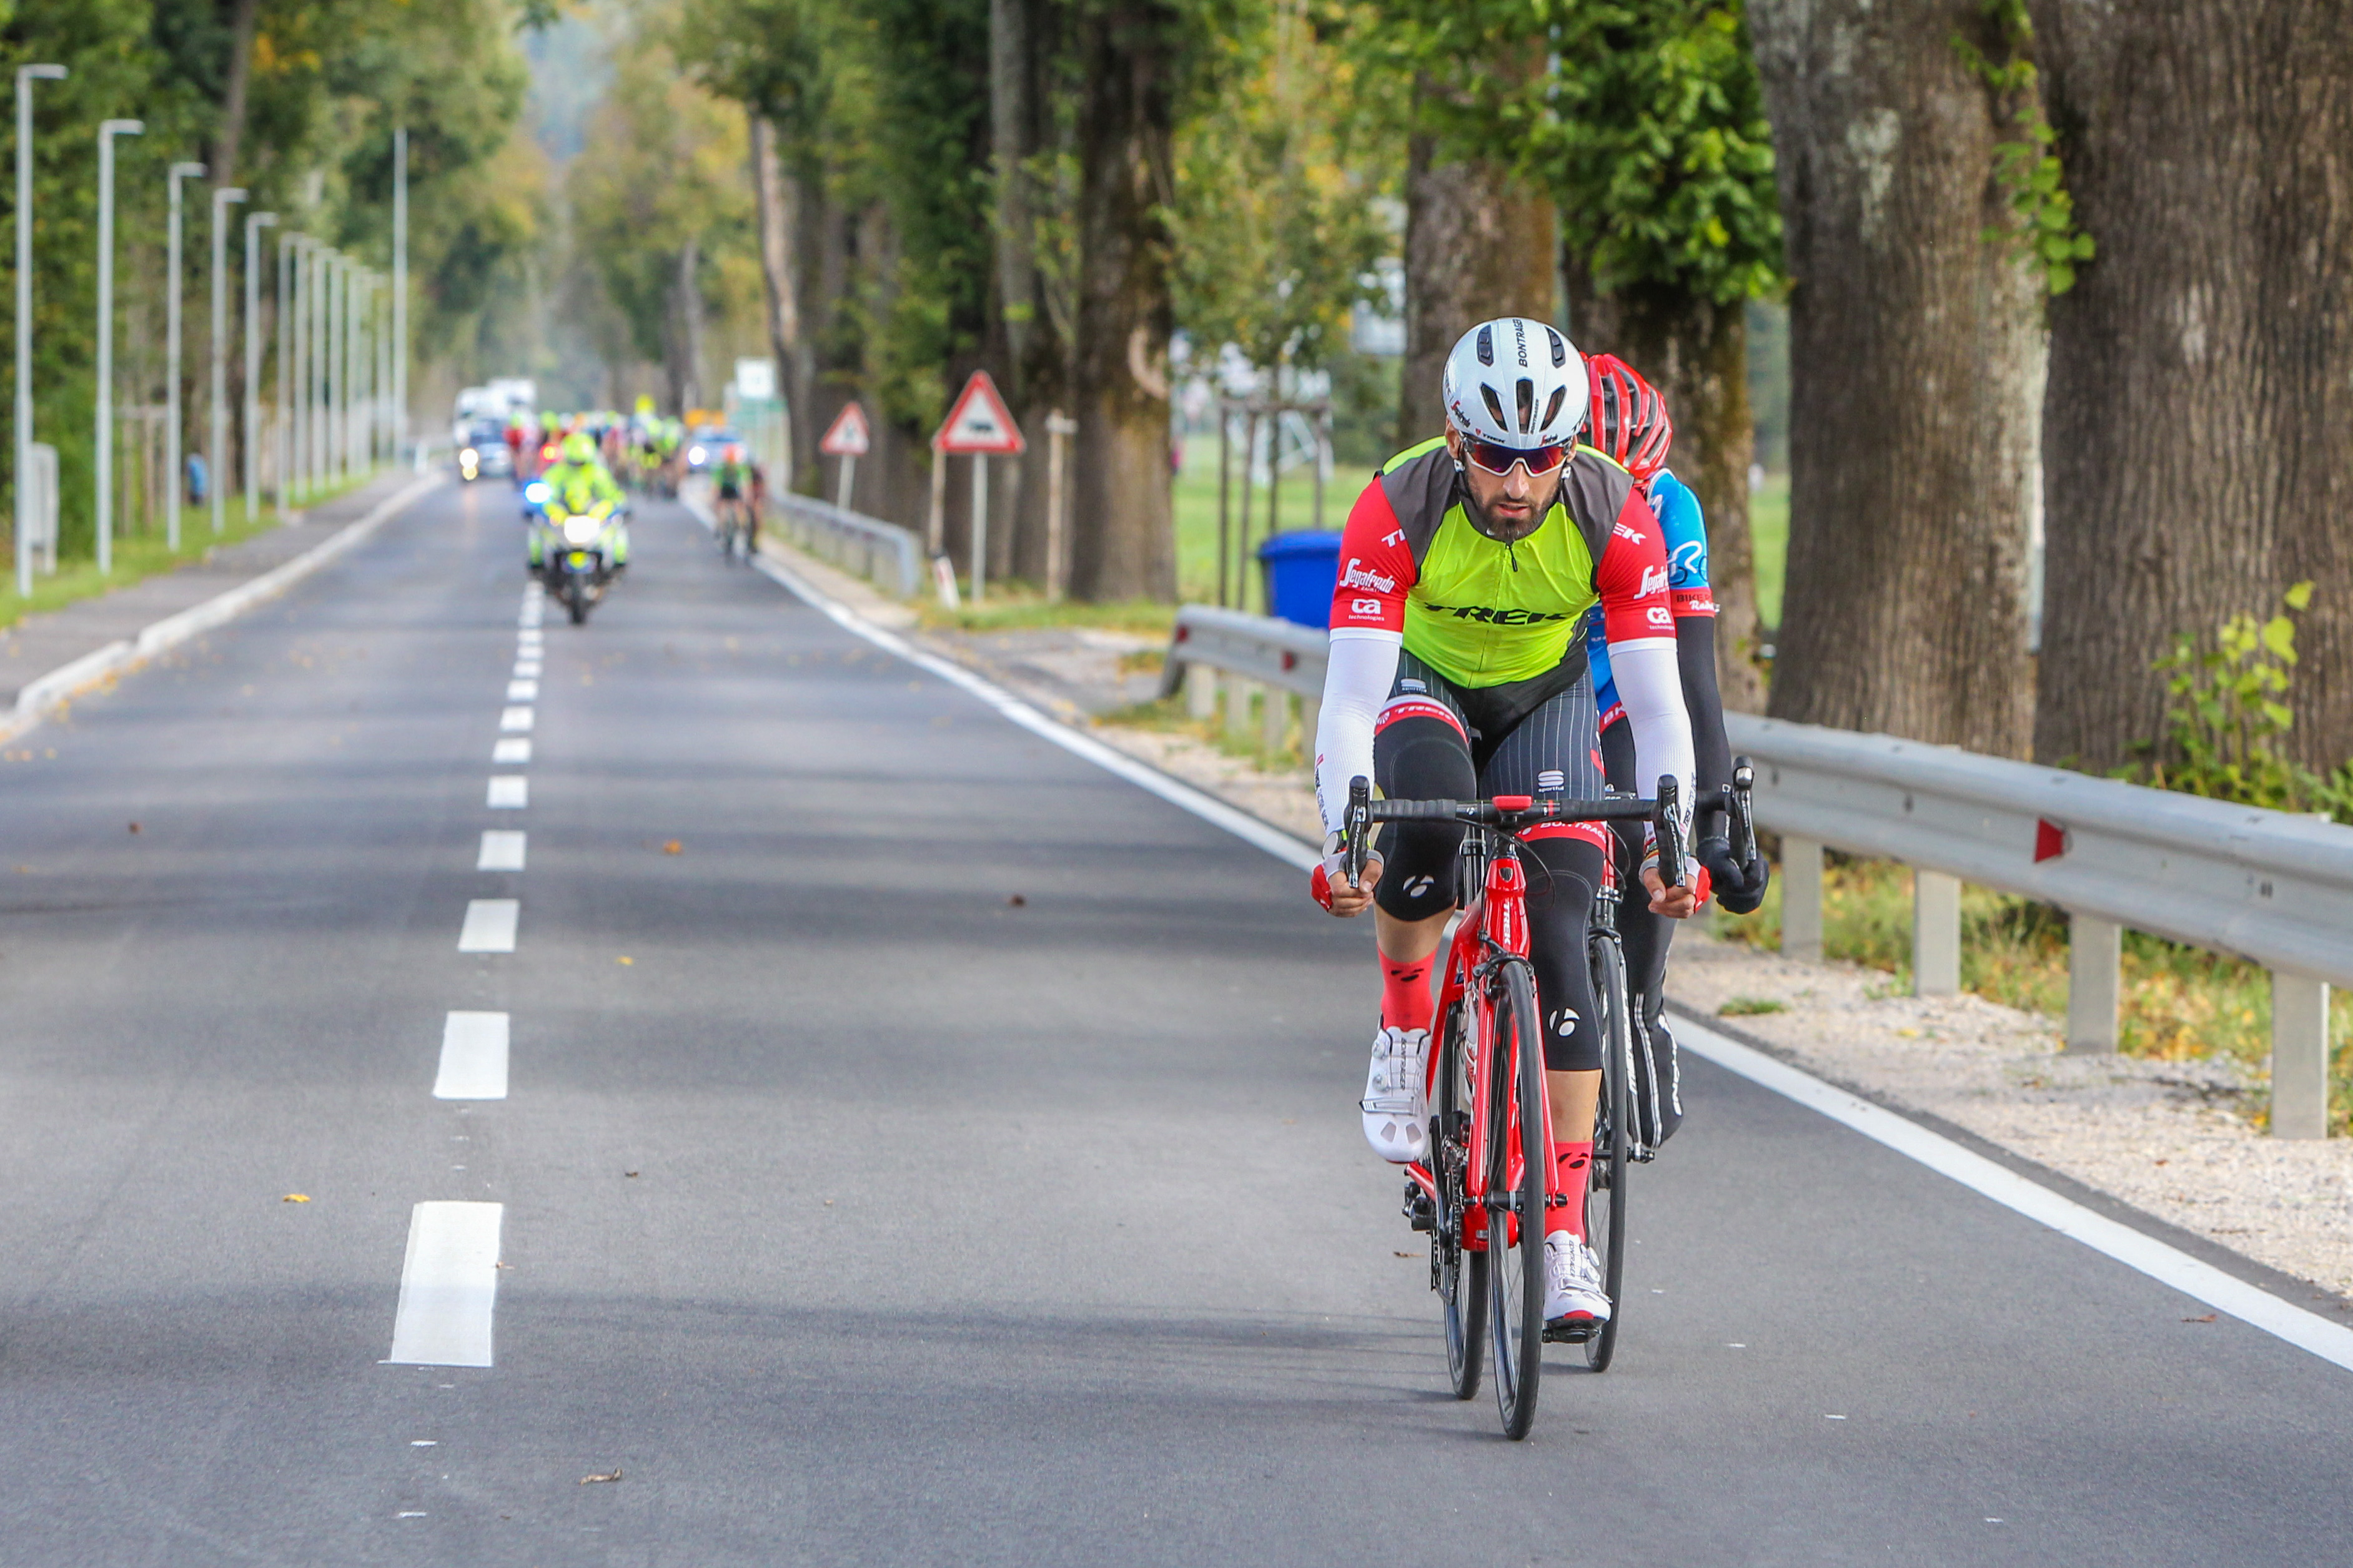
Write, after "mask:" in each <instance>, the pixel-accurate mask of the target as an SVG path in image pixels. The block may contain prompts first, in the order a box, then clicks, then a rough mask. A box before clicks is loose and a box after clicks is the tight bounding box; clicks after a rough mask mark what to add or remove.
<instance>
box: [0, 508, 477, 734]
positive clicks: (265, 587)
mask: <svg viewBox="0 0 2353 1568" xmlns="http://www.w3.org/2000/svg"><path fill="white" fill-rule="evenodd" d="M443 482H444V480H443V479H442V477H441V476H440V475H438V474H436V475H433V476H432V477H430V478H427V479H419V480H417V482H416V483H415V484H412V485H408V486H406V487H404V488H403V489H401V490H400V491H399V492H398V493H396V494H395V495H393V496H391V497H389V498H387V499H386V500H383V501H380V502H378V503H377V504H376V506H375V508H374V509H373V510H370V511H369V512H368V514H367V515H366V516H365V517H363V518H361V519H360V520H359V521H357V522H354V523H352V524H350V525H349V526H348V527H345V528H343V529H342V530H341V531H337V532H335V533H332V534H329V535H328V536H327V537H326V538H325V539H322V540H321V541H320V542H318V543H316V544H314V545H312V546H311V548H310V549H308V550H306V551H304V552H302V553H301V554H300V555H297V556H295V557H294V558H293V559H292V560H290V561H284V562H280V563H279V564H278V565H276V566H273V567H271V568H270V569H269V571H267V572H264V573H262V574H260V575H259V576H258V577H255V578H253V579H251V580H250V581H248V582H245V583H240V584H237V586H236V587H234V588H230V589H227V590H226V591H224V592H222V593H218V594H216V595H213V596H212V597H211V598H209V599H206V601H205V602H204V603H203V604H201V605H190V606H189V607H188V608H186V609H185V610H182V611H181V612H180V613H179V614H177V615H174V616H164V618H163V619H162V620H160V621H156V622H154V623H153V625H151V626H146V627H145V628H143V629H142V631H141V632H140V633H139V635H138V637H135V638H125V639H123V640H121V641H119V642H111V643H109V644H107V645H106V646H105V647H102V648H100V649H98V650H96V651H95V652H92V653H86V654H84V655H82V656H81V657H80V658H77V659H75V660H74V661H73V662H72V663H70V664H64V665H60V666H58V668H55V669H53V670H50V671H49V672H48V673H47V674H46V675H40V676H36V677H35V678H34V679H31V680H28V681H26V683H25V684H24V685H23V686H22V687H21V688H19V689H18V690H17V692H16V709H15V710H14V711H13V712H12V713H8V714H0V741H5V740H14V739H15V738H16V737H17V736H19V735H22V734H24V733H25V732H26V731H28V730H30V729H32V728H33V727H34V726H35V725H37V724H38V723H39V722H40V721H42V720H43V719H45V718H47V716H48V715H49V714H50V713H51V712H52V711H53V710H56V708H57V707H58V704H60V703H62V702H66V701H69V700H71V699H73V698H75V697H77V696H79V695H80V694H81V693H82V692H83V691H85V690H88V689H90V687H92V686H95V685H97V684H98V683H99V682H100V681H101V680H103V679H106V678H107V677H108V676H110V675H112V674H114V673H115V672H117V671H118V670H121V669H124V668H128V667H130V666H132V665H133V664H136V663H138V662H139V661H140V660H142V659H147V658H153V657H154V656H155V655H157V654H159V653H162V652H163V651H164V649H165V648H168V647H177V646H178V645H179V644H181V643H184V642H186V641H187V640H188V639H189V638H190V637H195V636H196V635H198V634H199V633H202V632H208V631H210V630H212V629H213V628H214V627H215V626H222V625H224V624H226V623H227V622H229V621H233V620H235V619H236V618H237V616H241V615H243V614H245V612H246V611H248V610H249V609H251V608H252V607H253V606H254V605H258V604H259V603H260V602H261V601H262V600H264V599H267V598H269V596H270V595H273V594H280V593H283V592H285V591H286V590H287V589H288V588H290V587H292V586H293V585H294V584H296V583H299V582H301V580H302V579H303V578H305V577H307V576H309V575H310V574H311V573H313V572H316V571H317V570H318V569H319V568H320V567H322V566H324V565H325V564H326V563H328V562H330V561H332V560H333V559H334V558H335V557H336V556H338V555H341V554H342V553H343V552H345V551H347V550H349V549H351V547H352V546H353V545H354V544H357V543H358V542H360V541H361V540H363V539H365V538H366V537H367V536H368V535H369V534H371V533H373V532H375V531H376V530H377V529H378V528H380V527H382V526H383V524H384V523H385V520H386V519H388V518H390V517H391V516H392V515H393V514H394V513H396V512H397V511H399V510H401V509H402V508H404V507H406V506H407V505H408V503H409V502H411V501H413V500H417V498H418V497H419V496H421V495H423V494H425V492H426V491H427V490H430V489H435V488H437V487H438V486H439V485H441V484H442V483H443Z"/></svg>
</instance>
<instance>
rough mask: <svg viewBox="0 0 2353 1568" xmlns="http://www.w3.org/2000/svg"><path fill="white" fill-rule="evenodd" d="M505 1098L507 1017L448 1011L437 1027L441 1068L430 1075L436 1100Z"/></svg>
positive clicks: (493, 1014)
mask: <svg viewBox="0 0 2353 1568" xmlns="http://www.w3.org/2000/svg"><path fill="white" fill-rule="evenodd" d="M506 1097H507V1016H506V1015H505V1014H504V1013H452V1014H450V1015H449V1016H448V1019H447V1020H446V1021H445V1022H444V1023H443V1024H442V1026H441V1067H440V1070H439V1071H438V1072H437V1073H436V1074H435V1075H434V1079H433V1098H434V1099H436V1100H504V1099H505V1098H506Z"/></svg>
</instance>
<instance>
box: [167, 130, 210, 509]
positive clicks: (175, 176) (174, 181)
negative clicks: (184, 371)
mask: <svg viewBox="0 0 2353 1568" xmlns="http://www.w3.org/2000/svg"><path fill="white" fill-rule="evenodd" d="M204 177H205V166H204V165H203V164H202V163H174V164H173V165H172V177H171V182H170V184H171V186H172V262H171V269H172V286H171V289H170V290H169V296H170V303H169V304H167V305H166V306H165V307H164V321H166V322H168V323H169V324H168V325H167V326H166V327H165V329H164V339H165V343H166V346H165V348H164V358H165V359H167V360H169V361H170V362H171V364H170V374H169V376H168V377H167V378H166V381H165V384H164V463H165V464H166V465H167V466H168V467H169V468H171V470H172V479H171V483H170V485H169V486H168V487H167V489H166V495H165V500H164V540H165V542H168V543H169V544H170V545H171V547H172V548H173V549H174V551H176V550H178V549H179V548H180V497H181V495H182V493H183V492H185V490H186V489H187V488H188V476H187V474H186V473H185V468H186V466H187V465H186V462H185V459H184V458H182V457H181V456H180V285H181V282H182V279H181V276H180V273H181V267H180V182H181V181H182V180H201V179H203V178H204Z"/></svg>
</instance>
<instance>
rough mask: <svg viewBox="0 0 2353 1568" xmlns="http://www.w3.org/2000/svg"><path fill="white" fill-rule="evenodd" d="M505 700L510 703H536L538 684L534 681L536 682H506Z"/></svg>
mask: <svg viewBox="0 0 2353 1568" xmlns="http://www.w3.org/2000/svg"><path fill="white" fill-rule="evenodd" d="M507 700H508V701H510V702H536V701H538V700H539V682H538V681H536V680H510V681H508V682H507Z"/></svg>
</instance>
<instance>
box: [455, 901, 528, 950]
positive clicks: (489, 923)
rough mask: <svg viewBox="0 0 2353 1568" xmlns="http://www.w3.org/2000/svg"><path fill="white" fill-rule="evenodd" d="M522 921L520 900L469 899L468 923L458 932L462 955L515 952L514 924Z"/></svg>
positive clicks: (467, 908)
mask: <svg viewBox="0 0 2353 1568" xmlns="http://www.w3.org/2000/svg"><path fill="white" fill-rule="evenodd" d="M521 920H522V900H520V899H470V900H467V902H466V923H465V925H464V926H463V927H462V928H460V930H459V932H458V951H459V952H513V951H514V950H515V925H516V922H518V921H521Z"/></svg>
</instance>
